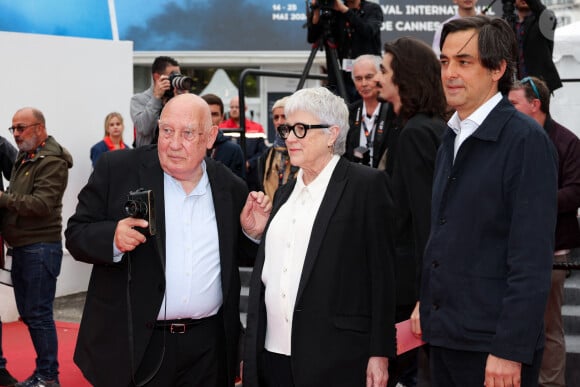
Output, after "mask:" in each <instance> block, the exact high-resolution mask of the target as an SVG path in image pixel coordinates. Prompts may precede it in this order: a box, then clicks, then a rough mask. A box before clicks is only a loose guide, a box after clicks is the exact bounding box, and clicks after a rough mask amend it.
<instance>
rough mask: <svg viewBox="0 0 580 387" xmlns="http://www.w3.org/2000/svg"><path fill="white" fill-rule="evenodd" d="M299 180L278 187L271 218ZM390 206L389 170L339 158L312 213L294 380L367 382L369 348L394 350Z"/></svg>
mask: <svg viewBox="0 0 580 387" xmlns="http://www.w3.org/2000/svg"><path fill="white" fill-rule="evenodd" d="M295 184H296V181H295V180H293V181H291V182H290V183H288V184H286V185H284V186H282V187H280V188H279V189H278V192H277V193H276V197H275V200H274V205H273V209H272V215H271V217H270V220H271V219H272V218H273V217H275V216H276V213H277V212H278V210H279V209H280V207H281V206H282V205H283V204H284V203H285V202H286V201H287V200H288V197H289V196H290V194H291V192H292V190H293V189H294V186H295ZM391 212H392V208H391V200H390V195H389V191H388V187H387V176H386V174H385V173H383V172H380V171H377V170H376V169H372V168H368V167H364V166H361V165H358V164H354V163H351V162H349V161H347V160H345V159H343V158H341V159H340V161H339V163H338V165H337V166H336V168H335V170H334V172H333V174H332V177H331V179H330V182H329V185H328V188H327V190H326V193H325V195H324V198H323V200H322V204H321V206H320V209H319V211H318V214H317V215H316V218H315V221H314V226H313V228H312V230H313V231H312V234H311V236H310V242H309V246H308V251H307V253H306V257H305V261H304V267H303V269H302V277H301V279H300V284H299V287H298V294H297V297H296V304H295V309H294V315H293V316H294V317H293V325H292V356H291V359H292V372H293V376H294V382H295V385H296V387H306V386H312V387H314V386H317V387H318V386H333V387H341V386H344V387H352V386H363V385H365V378H366V367H367V364H368V359H369V357H370V356H394V355H395V329H394V311H395V294H394V274H393V248H392V242H391V239H390V236H391V231H390V216H391ZM266 233H267V230H266ZM266 233H265V234H264V235H263V237H262V243H261V245H260V248H259V250H258V255H257V257H256V264H255V266H254V271H253V274H252V279H251V284H250V299H249V304H248V326H247V329H246V336H245V339H246V340H245V356H244V387H256V386H259V373H260V354H261V353H262V351H263V349H264V340H265V334H266V305H265V302H264V285H263V283H262V279H261V277H262V269H263V267H264V259H265V256H264V249H265V248H264V244H265V240H266V235H267V234H266Z"/></svg>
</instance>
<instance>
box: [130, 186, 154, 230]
mask: <svg viewBox="0 0 580 387" xmlns="http://www.w3.org/2000/svg"><path fill="white" fill-rule="evenodd" d="M123 210H124V211H125V215H127V216H130V217H132V218H136V219H145V220H146V221H147V222H149V227H147V228H146V229H143V228H139V227H136V229H137V230H139V232H141V233H143V234H144V235H146V236H151V235H155V233H156V231H157V230H156V227H155V199H154V196H153V191H151V190H146V189H143V188H139V189H137V190H135V191H131V192H129V194H128V195H127V201H126V202H125V205H124V207H123Z"/></svg>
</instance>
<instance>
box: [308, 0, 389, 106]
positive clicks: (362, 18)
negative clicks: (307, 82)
mask: <svg viewBox="0 0 580 387" xmlns="http://www.w3.org/2000/svg"><path fill="white" fill-rule="evenodd" d="M310 7H311V9H312V12H311V13H310V15H311V16H310V20H309V23H308V43H316V42H318V41H319V39H320V38H321V36H322V37H323V38H324V36H323V35H324V33H325V28H327V29H328V30H329V32H330V36H329V37H328V38H329V39H330V40H331V44H336V45H337V50H336V51H337V56H338V60H339V62H340V66H341V68H340V69H341V70H342V79H343V81H344V85H345V88H346V92H347V99H348V100H347V101H346V102H347V103H348V102H354V101H355V100H357V99H360V96H359V95H358V93H357V91H356V89H355V86H354V83H353V80H352V78H351V75H350V71H351V69H352V62H353V60H354V59H355V58H356V57H358V56H360V55H363V54H372V55H379V56H380V55H381V34H380V33H381V31H380V29H381V23H382V22H383V11H382V10H381V7H380V6H379V5H378V4H375V3H371V2H369V1H367V0H344V2H343V1H341V0H312V4H311V6H310ZM327 23H328V24H327ZM325 52H326V66H327V73H328V88H329V89H330V90H332V91H333V92H336V89H337V79H336V76H335V73H334V67H333V66H336V65H337V64H336V63H333V61H332V60H331V59H330V56H329V53H328V50H326V51H325Z"/></svg>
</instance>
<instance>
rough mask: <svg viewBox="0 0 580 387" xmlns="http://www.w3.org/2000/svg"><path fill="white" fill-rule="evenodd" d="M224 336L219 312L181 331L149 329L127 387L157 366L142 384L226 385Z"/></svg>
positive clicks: (148, 386) (153, 386)
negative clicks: (141, 353)
mask: <svg viewBox="0 0 580 387" xmlns="http://www.w3.org/2000/svg"><path fill="white" fill-rule="evenodd" d="M224 336H225V333H224V328H223V318H222V316H221V313H218V314H217V315H216V316H212V317H208V318H205V319H200V320H197V321H196V323H195V324H194V325H190V326H187V327H186V329H185V332H184V333H171V332H170V330H169V328H166V329H159V328H153V334H152V336H151V340H150V341H149V345H148V346H147V349H146V351H145V356H144V358H143V361H142V362H141V364H140V365H139V367H138V370H137V372H136V375H135V380H134V383H133V384H132V385H131V386H135V385H137V384H139V385H141V384H142V382H143V381H144V380H146V379H148V378H149V377H151V375H152V374H153V373H154V372H155V370H156V369H157V368H159V370H158V371H157V372H156V373H155V375H154V376H153V378H152V379H151V381H149V382H148V383H146V384H145V385H144V386H146V387H169V386H171V387H174V386H175V387H177V386H181V387H225V386H228V381H227V366H226V350H225V337H224ZM232 383H233V382H232ZM230 384H231V383H230Z"/></svg>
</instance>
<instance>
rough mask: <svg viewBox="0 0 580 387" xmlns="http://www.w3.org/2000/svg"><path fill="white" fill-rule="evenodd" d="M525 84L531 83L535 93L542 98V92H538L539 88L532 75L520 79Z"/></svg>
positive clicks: (538, 97)
mask: <svg viewBox="0 0 580 387" xmlns="http://www.w3.org/2000/svg"><path fill="white" fill-rule="evenodd" d="M520 82H521V83H522V85H523V84H525V83H529V84H530V86H532V90H533V91H534V94H535V95H536V98H537V99H541V98H540V93H539V92H538V88H537V87H536V84H535V83H534V80H533V79H532V78H531V77H525V78H522V80H521V81H520Z"/></svg>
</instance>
